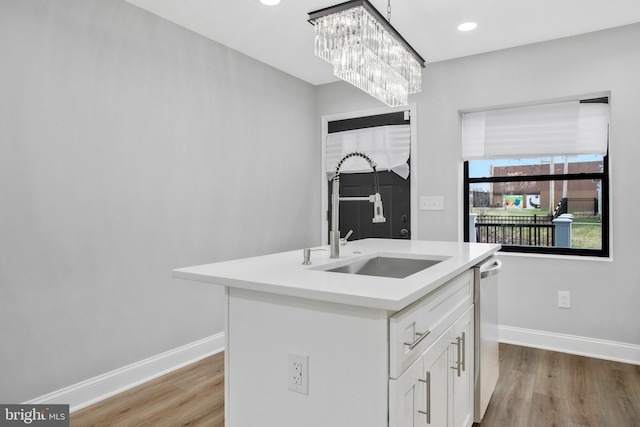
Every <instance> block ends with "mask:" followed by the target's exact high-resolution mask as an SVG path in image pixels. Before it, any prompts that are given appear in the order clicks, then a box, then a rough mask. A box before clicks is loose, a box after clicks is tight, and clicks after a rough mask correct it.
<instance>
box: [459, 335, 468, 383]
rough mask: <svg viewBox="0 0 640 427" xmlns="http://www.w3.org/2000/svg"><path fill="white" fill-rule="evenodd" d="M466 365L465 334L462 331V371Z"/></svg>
mask: <svg viewBox="0 0 640 427" xmlns="http://www.w3.org/2000/svg"><path fill="white" fill-rule="evenodd" d="M466 366H467V334H466V333H465V332H464V331H463V332H462V372H465V369H466ZM458 376H460V375H458Z"/></svg>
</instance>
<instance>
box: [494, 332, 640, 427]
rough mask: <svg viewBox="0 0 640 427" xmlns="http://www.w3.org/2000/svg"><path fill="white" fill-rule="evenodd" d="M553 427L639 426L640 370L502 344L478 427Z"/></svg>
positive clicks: (591, 359)
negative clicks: (496, 378) (495, 381)
mask: <svg viewBox="0 0 640 427" xmlns="http://www.w3.org/2000/svg"><path fill="white" fill-rule="evenodd" d="M551 426H558V427H600V426H602V427H627V426H628V427H638V426H640V366H637V365H628V364H624V363H616V362H610V361H606V360H601V359H593V358H589V357H581V356H575V355H571V354H566V353H557V352H553V351H546V350H538V349H533V348H528V347H519V346H514V345H507V344H500V379H499V381H498V385H497V387H496V391H495V392H494V394H493V397H492V398H491V402H490V403H489V407H488V408H487V412H486V414H485V416H484V418H483V421H482V425H481V427H551Z"/></svg>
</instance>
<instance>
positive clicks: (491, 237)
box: [462, 98, 609, 256]
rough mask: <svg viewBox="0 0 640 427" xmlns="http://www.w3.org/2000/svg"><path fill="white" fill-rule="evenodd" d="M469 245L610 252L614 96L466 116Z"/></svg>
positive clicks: (554, 251) (534, 250) (574, 252)
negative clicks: (610, 125)
mask: <svg viewBox="0 0 640 427" xmlns="http://www.w3.org/2000/svg"><path fill="white" fill-rule="evenodd" d="M462 123H463V132H462V133H463V159H464V160H465V162H464V186H465V194H466V195H467V197H465V200H464V209H465V217H466V218H467V220H466V221H465V227H464V233H465V241H471V242H487V243H500V244H502V248H503V249H502V250H503V251H506V252H527V253H549V254H567V255H588V256H608V255H609V167H608V156H607V147H608V123H609V108H608V98H598V99H591V100H586V101H580V102H578V101H576V102H571V103H555V104H545V105H540V106H533V107H520V108H509V109H502V110H491V111H485V112H479V113H467V114H463V115H462Z"/></svg>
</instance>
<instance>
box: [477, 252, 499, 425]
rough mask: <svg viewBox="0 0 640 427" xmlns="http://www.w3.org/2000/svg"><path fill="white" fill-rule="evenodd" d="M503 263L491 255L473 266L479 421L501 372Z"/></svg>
mask: <svg viewBox="0 0 640 427" xmlns="http://www.w3.org/2000/svg"><path fill="white" fill-rule="evenodd" d="M501 267H502V263H501V262H500V260H498V259H497V258H496V257H490V258H487V259H486V260H484V261H483V262H482V263H480V264H478V265H477V266H475V268H474V270H475V271H474V279H475V289H474V302H475V346H476V348H475V366H476V372H475V405H474V407H475V414H474V421H475V422H477V423H479V422H481V421H482V417H483V416H484V413H485V412H486V410H487V406H489V400H491V395H492V394H493V391H494V390H495V388H496V383H497V382H498V376H499V365H498V364H499V361H498V286H499V280H498V278H499V274H498V273H499V272H500V269H501Z"/></svg>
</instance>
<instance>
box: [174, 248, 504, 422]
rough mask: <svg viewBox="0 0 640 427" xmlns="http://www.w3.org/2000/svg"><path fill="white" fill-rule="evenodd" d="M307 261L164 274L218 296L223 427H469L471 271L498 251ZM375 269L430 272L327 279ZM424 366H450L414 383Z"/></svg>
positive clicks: (288, 257) (414, 251) (294, 257)
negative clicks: (399, 261) (415, 266)
mask: <svg viewBox="0 0 640 427" xmlns="http://www.w3.org/2000/svg"><path fill="white" fill-rule="evenodd" d="M313 249H314V250H313V251H312V252H311V265H303V263H302V262H303V251H302V250H297V251H291V252H284V253H278V254H272V255H266V256H260V257H254V258H247V259H241V260H234V261H227V262H221V263H214V264H207V265H200V266H195V267H187V268H181V269H176V270H174V272H173V274H174V276H175V277H178V278H183V279H189V280H196V281H200V282H206V283H212V284H215V285H220V286H225V289H226V310H227V311H226V320H227V324H226V331H225V341H226V343H225V420H226V421H225V422H226V425H227V426H232V427H244V426H256V425H260V426H302V425H304V426H309V427H315V426H318V427H320V426H350V427H351V426H367V427H370V426H371V427H375V426H380V427H383V426H393V427H400V426H405V425H414V424H413V421H415V420H419V419H420V420H421V422H422V423H425V422H426V421H427V420H429V421H431V425H456V426H457V425H458V423H457V422H456V419H457V418H459V417H458V416H455V417H454V414H460V413H462V412H464V413H465V414H463V416H462V419H461V420H462V421H460V425H471V423H472V421H473V419H472V418H473V416H472V414H473V272H472V270H471V269H472V267H473V266H474V265H476V264H477V263H478V262H480V261H482V260H484V259H486V258H487V257H490V256H491V255H492V254H494V253H495V252H497V251H498V250H499V249H500V245H492V244H470V243H455V242H430V241H416V240H386V239H366V240H360V241H356V242H349V243H348V244H347V245H346V246H343V247H342V248H341V256H340V258H339V259H331V258H330V257H329V251H328V247H326V246H325V247H318V248H313ZM316 249H317V250H316ZM373 257H385V258H403V259H417V260H422V259H428V260H433V261H436V262H437V263H435V264H434V265H433V266H430V267H428V268H425V269H423V270H421V271H418V272H416V273H414V274H411V275H409V276H407V277H404V278H393V277H381V276H376V275H373V276H372V275H366V274H349V273H344V272H335V271H328V270H331V269H340V267H344V266H347V265H349V264H353V263H355V262H359V261H361V260H363V259H369V258H373ZM458 329H459V330H460V331H459V330H458ZM451 342H454V345H455V347H454V345H452V344H451ZM430 350H438V351H437V352H431V353H430V352H429V351H430ZM432 355H435V356H438V357H435V359H434V360H433V361H434V362H438V361H442V362H444V363H445V364H449V365H451V364H452V365H453V366H446V368H445V369H444V370H443V369H442V367H441V366H439V365H434V369H432V370H431V371H426V372H423V371H424V367H425V363H429V362H430V361H431V358H432V357H431V356H432ZM440 356H442V357H440ZM443 357H444V358H443ZM451 368H453V369H451ZM438 369H439V370H440V371H443V372H440V371H438ZM452 372H453V374H452ZM425 373H427V378H422V377H421V376H424V374H425ZM440 374H442V375H444V377H441V376H439V375H440ZM416 376H418V377H419V378H418V377H416ZM454 376H457V377H458V378H460V380H459V381H462V382H461V383H460V384H462V386H460V385H458V386H456V383H455V381H454V378H453V377H454ZM414 377H416V378H414ZM442 387H444V388H445V389H444V390H441V389H442ZM461 387H462V389H463V392H462V393H460V392H458V393H457V394H456V393H454V392H455V390H454V388H458V389H460V388H461ZM443 393H444V395H442V394H443ZM427 398H428V399H427ZM456 402H463V403H462V405H466V406H467V407H466V408H461V406H460V405H461V404H458V406H457V407H456V408H457V410H456V408H454V404H456ZM464 402H466V403H464ZM460 409H464V411H461V410H460ZM442 420H444V421H442ZM410 422H411V424H409V423H410ZM442 422H444V424H442Z"/></svg>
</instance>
